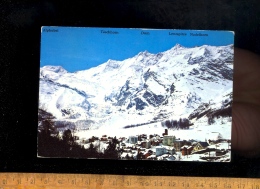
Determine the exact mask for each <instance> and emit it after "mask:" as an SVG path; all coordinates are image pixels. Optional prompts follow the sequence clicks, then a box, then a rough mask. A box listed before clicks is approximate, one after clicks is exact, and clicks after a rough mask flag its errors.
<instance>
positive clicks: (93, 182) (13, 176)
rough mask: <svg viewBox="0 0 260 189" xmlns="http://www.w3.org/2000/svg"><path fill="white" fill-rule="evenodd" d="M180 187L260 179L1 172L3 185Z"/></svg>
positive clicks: (256, 187)
mask: <svg viewBox="0 0 260 189" xmlns="http://www.w3.org/2000/svg"><path fill="white" fill-rule="evenodd" d="M12 187H13V188H29V187H31V188H35V189H38V188H46V187H48V188H71V189H75V188H82V189H83V188H84V189H92V188H105V187H106V188H114V189H119V188H129V189H130V188H131V189H132V188H135V189H139V188H151V189H154V188H165V189H170V188H178V189H190V188H195V189H207V188H210V189H260V179H249V178H217V177H215V178H214V177H206V178H203V177H179V176H130V175H124V176H123V175H93V174H89V175H83V174H75V175H74V174H44V173H37V174H36V173H0V189H1V188H12Z"/></svg>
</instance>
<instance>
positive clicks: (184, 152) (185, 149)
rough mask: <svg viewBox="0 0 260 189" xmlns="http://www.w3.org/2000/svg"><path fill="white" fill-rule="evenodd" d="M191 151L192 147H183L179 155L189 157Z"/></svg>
mask: <svg viewBox="0 0 260 189" xmlns="http://www.w3.org/2000/svg"><path fill="white" fill-rule="evenodd" d="M192 150H193V146H188V145H184V146H182V147H181V154H182V155H183V156H186V155H190V154H191V152H192Z"/></svg>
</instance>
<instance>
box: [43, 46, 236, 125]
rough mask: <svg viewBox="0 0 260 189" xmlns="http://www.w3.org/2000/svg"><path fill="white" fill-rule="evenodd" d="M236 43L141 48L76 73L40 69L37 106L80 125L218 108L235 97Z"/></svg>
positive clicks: (139, 120)
mask: <svg viewBox="0 0 260 189" xmlns="http://www.w3.org/2000/svg"><path fill="white" fill-rule="evenodd" d="M233 55H234V50H233V45H227V46H209V45H203V46H199V47H193V48H186V47H183V46H181V45H179V44H176V45H175V46H174V47H173V48H171V49H169V50H167V51H165V52H160V53H157V54H151V53H149V52H147V51H144V52H140V53H139V54H137V55H136V56H134V57H131V58H128V59H125V60H123V61H116V60H108V61H107V62H105V63H103V64H100V65H99V66H97V67H93V68H90V69H88V70H82V71H78V72H74V73H70V72H68V71H66V70H65V69H64V68H62V67H61V66H44V67H42V68H40V89H39V107H40V108H42V109H45V110H46V111H48V112H50V113H52V114H53V115H54V116H55V117H56V119H57V120H58V121H60V122H67V123H73V124H74V125H75V126H76V127H77V128H79V129H86V128H89V129H96V128H101V127H107V128H113V129H116V128H123V127H125V126H127V125H135V124H146V123H156V122H161V121H164V120H166V119H179V118H180V117H186V118H188V117H189V118H190V119H195V120H197V119H199V118H198V117H196V115H199V114H200V112H201V113H202V112H203V111H204V112H205V111H208V112H209V111H213V110H219V109H221V108H223V107H226V106H227V104H228V105H230V102H232V86H233V81H232V80H233Z"/></svg>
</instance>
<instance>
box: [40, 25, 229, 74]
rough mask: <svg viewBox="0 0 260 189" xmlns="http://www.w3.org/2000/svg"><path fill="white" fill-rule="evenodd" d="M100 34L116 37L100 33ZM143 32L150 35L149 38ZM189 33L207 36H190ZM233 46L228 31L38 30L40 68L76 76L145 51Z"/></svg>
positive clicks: (65, 28)
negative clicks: (50, 68)
mask: <svg viewBox="0 0 260 189" xmlns="http://www.w3.org/2000/svg"><path fill="white" fill-rule="evenodd" d="M101 30H103V31H112V32H118V34H108V33H102V32H101ZM142 32H149V35H143V34H142ZM169 33H178V34H180V33H185V34H186V35H185V36H183V35H181V36H178V35H169ZM190 33H195V34H207V35H208V36H191V35H190ZM233 43H234V33H233V32H230V31H209V30H204V31H203V30H172V29H169V30H166V29H163V30H162V29H126V28H88V27H49V26H44V27H42V28H41V55H40V56H41V57H40V67H43V66H46V65H53V66H62V67H63V68H64V69H66V70H67V71H69V72H76V71H79V70H86V69H89V68H91V67H95V66H98V65H99V64H102V63H105V62H106V61H107V60H109V59H112V60H124V59H127V58H130V57H133V56H135V55H137V54H138V53H139V52H142V51H145V50H147V51H148V52H150V53H154V54H156V53H159V52H163V51H166V50H169V49H171V48H172V47H173V46H175V45H176V44H180V45H182V46H184V47H194V46H201V45H213V46H224V45H230V44H233Z"/></svg>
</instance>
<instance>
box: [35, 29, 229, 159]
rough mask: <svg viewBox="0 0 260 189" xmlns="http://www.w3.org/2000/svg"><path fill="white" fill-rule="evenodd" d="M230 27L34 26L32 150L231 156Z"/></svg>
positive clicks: (85, 155) (56, 154) (106, 155)
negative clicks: (36, 66)
mask: <svg viewBox="0 0 260 189" xmlns="http://www.w3.org/2000/svg"><path fill="white" fill-rule="evenodd" d="M233 44H234V32H232V31H211V30H210V31H209V30H174V29H143V28H91V27H54V26H43V27H42V28H41V49H40V51H41V53H40V54H41V56H40V71H39V107H38V137H37V139H38V141H37V142H38V154H37V155H38V157H39V158H43V157H44V158H63V157H68V158H82V159H116V160H150V161H199V162H230V161H231V125H232V101H233V99H232V92H233V61H234V45H233Z"/></svg>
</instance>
